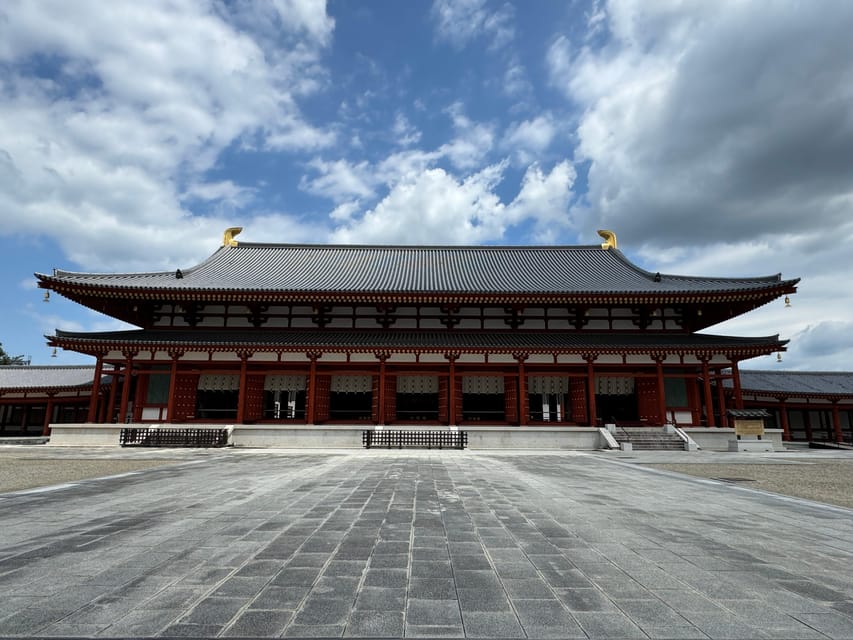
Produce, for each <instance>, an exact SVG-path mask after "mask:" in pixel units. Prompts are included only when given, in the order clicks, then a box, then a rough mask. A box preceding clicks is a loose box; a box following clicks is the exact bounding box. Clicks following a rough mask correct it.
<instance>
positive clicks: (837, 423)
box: [832, 400, 844, 442]
mask: <svg viewBox="0 0 853 640" xmlns="http://www.w3.org/2000/svg"><path fill="white" fill-rule="evenodd" d="M832 430H833V431H835V441H836V442H844V432H843V431H841V415H840V414H839V413H838V400H833V402H832Z"/></svg>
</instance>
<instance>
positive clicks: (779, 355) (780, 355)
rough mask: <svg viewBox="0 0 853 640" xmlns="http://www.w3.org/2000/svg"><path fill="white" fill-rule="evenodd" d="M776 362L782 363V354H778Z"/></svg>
mask: <svg viewBox="0 0 853 640" xmlns="http://www.w3.org/2000/svg"><path fill="white" fill-rule="evenodd" d="M776 362H782V354H781V353H777V354H776Z"/></svg>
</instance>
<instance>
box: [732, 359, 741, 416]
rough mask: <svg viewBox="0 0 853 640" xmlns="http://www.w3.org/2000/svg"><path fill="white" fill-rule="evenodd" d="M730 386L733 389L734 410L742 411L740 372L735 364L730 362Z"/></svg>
mask: <svg viewBox="0 0 853 640" xmlns="http://www.w3.org/2000/svg"><path fill="white" fill-rule="evenodd" d="M732 384H733V385H734V389H735V409H743V393H742V392H741V388H740V370H739V369H738V366H737V362H736V361H735V362H732Z"/></svg>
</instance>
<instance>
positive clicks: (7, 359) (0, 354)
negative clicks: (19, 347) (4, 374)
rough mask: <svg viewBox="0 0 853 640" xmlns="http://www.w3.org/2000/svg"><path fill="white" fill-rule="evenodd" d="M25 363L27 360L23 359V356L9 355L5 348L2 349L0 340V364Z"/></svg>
mask: <svg viewBox="0 0 853 640" xmlns="http://www.w3.org/2000/svg"><path fill="white" fill-rule="evenodd" d="M26 363H27V361H26V360H25V359H24V356H10V355H9V354H8V353H6V350H5V349H3V343H2V342H0V365H4V364H26Z"/></svg>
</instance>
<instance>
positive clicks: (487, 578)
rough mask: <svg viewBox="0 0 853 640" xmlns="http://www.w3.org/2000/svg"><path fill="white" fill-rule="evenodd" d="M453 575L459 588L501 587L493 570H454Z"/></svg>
mask: <svg viewBox="0 0 853 640" xmlns="http://www.w3.org/2000/svg"><path fill="white" fill-rule="evenodd" d="M453 577H454V579H455V580H456V586H457V587H459V588H460V589H489V588H493V589H495V588H502V587H501V582H500V580H499V579H498V576H497V574H496V573H495V572H494V571H454V572H453Z"/></svg>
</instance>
